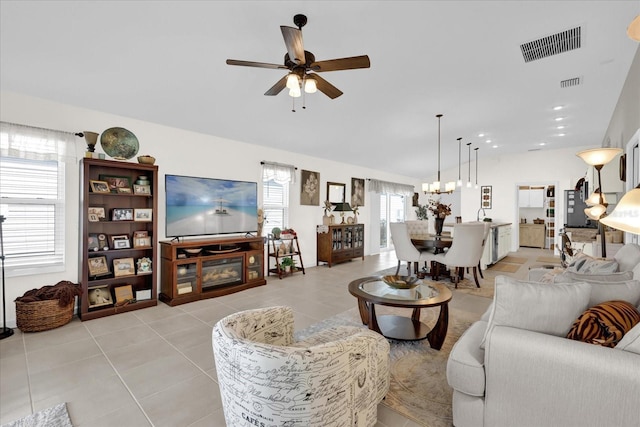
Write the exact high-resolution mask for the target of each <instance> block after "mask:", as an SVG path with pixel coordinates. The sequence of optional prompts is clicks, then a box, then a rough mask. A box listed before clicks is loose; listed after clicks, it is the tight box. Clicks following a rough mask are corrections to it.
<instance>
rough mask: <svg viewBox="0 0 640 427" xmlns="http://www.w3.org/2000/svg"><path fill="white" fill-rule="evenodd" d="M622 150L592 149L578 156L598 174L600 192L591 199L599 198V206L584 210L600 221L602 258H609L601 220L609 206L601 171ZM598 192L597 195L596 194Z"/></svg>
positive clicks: (589, 215)
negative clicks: (605, 197)
mask: <svg viewBox="0 0 640 427" xmlns="http://www.w3.org/2000/svg"><path fill="white" fill-rule="evenodd" d="M622 151H623V150H622V148H592V149H591V150H584V151H580V152H579V153H577V154H576V155H577V156H578V157H580V158H581V159H582V160H584V161H585V163H586V164H588V165H591V166H593V167H594V168H595V169H596V171H597V172H598V190H596V191H595V192H594V194H592V195H591V196H590V197H589V199H591V200H593V198H595V197H597V200H598V204H596V205H593V206H591V207H589V208H586V209H585V210H584V213H585V214H587V216H588V217H589V218H591V219H595V220H597V221H598V232H599V233H600V247H601V251H602V258H606V257H607V243H606V242H605V236H604V224H603V223H602V221H601V219H603V218H604V217H605V216H606V215H607V204H606V202H605V201H604V194H603V189H602V178H601V176H600V170H601V169H602V167H603V166H604V165H606V164H607V163H609V162H610V161H611V160H613V159H614V158H615V157H616V156H617V155H618V154H620V153H622ZM596 192H597V194H595V193H596Z"/></svg>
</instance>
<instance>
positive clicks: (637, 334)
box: [615, 323, 640, 354]
mask: <svg viewBox="0 0 640 427" xmlns="http://www.w3.org/2000/svg"><path fill="white" fill-rule="evenodd" d="M615 348H617V349H618V350H624V351H631V352H633V353H637V354H640V323H638V324H637V325H636V326H634V327H633V328H631V330H630V331H629V332H627V333H626V334H624V336H623V337H622V339H621V340H620V342H619V343H618V344H617V345H616V346H615Z"/></svg>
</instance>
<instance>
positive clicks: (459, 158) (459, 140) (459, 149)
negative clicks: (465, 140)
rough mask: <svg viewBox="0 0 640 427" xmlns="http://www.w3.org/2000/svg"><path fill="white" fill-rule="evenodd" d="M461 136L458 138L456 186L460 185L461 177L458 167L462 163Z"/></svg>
mask: <svg viewBox="0 0 640 427" xmlns="http://www.w3.org/2000/svg"><path fill="white" fill-rule="evenodd" d="M461 156H462V138H458V182H457V186H458V187H462V178H460V168H461V163H462V157H461Z"/></svg>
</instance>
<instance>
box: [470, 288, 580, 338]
mask: <svg viewBox="0 0 640 427" xmlns="http://www.w3.org/2000/svg"><path fill="white" fill-rule="evenodd" d="M495 281H496V284H495V291H494V296H493V309H492V311H491V314H490V316H489V324H488V326H487V331H486V333H485V335H484V337H483V340H482V343H481V347H482V348H484V343H485V341H486V339H487V336H488V335H489V334H490V333H491V330H492V329H493V327H494V326H496V325H504V326H512V327H515V328H520V329H527V330H530V331H535V332H541V333H544V334H550V335H556V336H559V337H564V336H566V335H567V333H568V332H569V329H570V328H571V325H572V324H573V322H574V321H575V319H576V318H577V317H578V316H579V315H580V314H581V313H582V312H583V311H584V310H585V309H586V308H587V307H588V303H589V297H590V296H591V285H590V284H589V283H584V282H582V283H566V284H564V283H563V284H556V285H549V284H546V283H536V282H524V281H520V280H516V279H513V278H511V277H507V276H497V277H496V280H495Z"/></svg>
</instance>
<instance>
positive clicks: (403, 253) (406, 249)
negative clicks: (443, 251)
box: [389, 222, 428, 276]
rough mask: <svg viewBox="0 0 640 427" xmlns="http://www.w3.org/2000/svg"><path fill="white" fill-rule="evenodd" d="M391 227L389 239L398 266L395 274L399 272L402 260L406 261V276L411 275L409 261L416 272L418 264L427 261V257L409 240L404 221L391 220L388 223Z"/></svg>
mask: <svg viewBox="0 0 640 427" xmlns="http://www.w3.org/2000/svg"><path fill="white" fill-rule="evenodd" d="M389 226H390V228H391V241H392V242H393V247H394V248H395V251H396V256H397V257H398V268H396V276H397V275H398V273H399V272H400V264H401V263H402V261H406V263H407V276H410V275H411V263H412V262H413V263H415V264H414V272H416V273H417V272H418V265H419V264H420V263H421V262H425V261H427V259H428V257H427V256H425V255H426V254H425V253H424V252H423V251H420V250H418V249H417V248H416V247H415V246H414V244H413V243H412V242H411V237H410V236H409V230H408V228H407V224H406V223H404V222H392V223H391V224H389Z"/></svg>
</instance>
